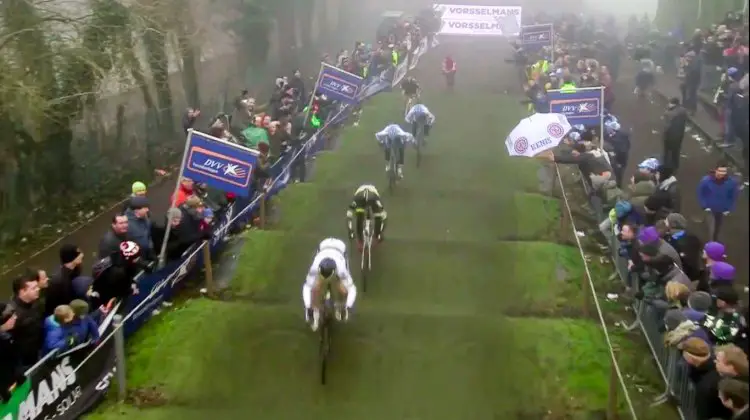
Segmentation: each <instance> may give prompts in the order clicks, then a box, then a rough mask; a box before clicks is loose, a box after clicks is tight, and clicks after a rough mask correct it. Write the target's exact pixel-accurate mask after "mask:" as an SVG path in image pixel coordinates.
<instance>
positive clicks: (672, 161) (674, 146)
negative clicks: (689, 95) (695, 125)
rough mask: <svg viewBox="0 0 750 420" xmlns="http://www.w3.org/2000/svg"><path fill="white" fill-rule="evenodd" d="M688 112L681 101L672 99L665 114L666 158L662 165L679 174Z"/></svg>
mask: <svg viewBox="0 0 750 420" xmlns="http://www.w3.org/2000/svg"><path fill="white" fill-rule="evenodd" d="M687 120H688V116H687V112H686V111H685V108H683V107H682V106H680V100H679V99H677V98H672V99H670V100H669V105H668V106H667V112H666V113H665V114H664V132H663V133H662V141H663V150H664V156H663V159H662V164H664V165H665V166H668V167H670V168H672V169H673V170H674V172H677V168H678V167H679V166H680V150H682V138H683V137H685V127H686V126H687Z"/></svg>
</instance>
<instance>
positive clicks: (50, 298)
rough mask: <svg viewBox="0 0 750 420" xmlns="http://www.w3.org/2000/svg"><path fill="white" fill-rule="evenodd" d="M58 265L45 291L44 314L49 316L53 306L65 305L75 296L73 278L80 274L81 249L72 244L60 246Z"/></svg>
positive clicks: (52, 311) (53, 309)
mask: <svg viewBox="0 0 750 420" xmlns="http://www.w3.org/2000/svg"><path fill="white" fill-rule="evenodd" d="M59 255H60V267H59V268H58V270H57V271H56V272H55V273H54V274H53V275H52V276H51V277H50V279H49V286H48V287H47V290H46V291H45V299H44V316H50V315H52V314H53V313H54V312H55V308H57V307H58V306H60V305H67V304H69V303H70V301H71V300H73V299H75V298H76V294H75V291H74V289H73V279H75V278H76V277H80V276H81V264H82V263H83V251H81V249H80V248H78V247H77V246H76V245H73V244H64V245H62V246H61V247H60V251H59Z"/></svg>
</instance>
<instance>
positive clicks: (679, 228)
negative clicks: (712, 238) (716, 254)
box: [666, 213, 703, 280]
mask: <svg viewBox="0 0 750 420" xmlns="http://www.w3.org/2000/svg"><path fill="white" fill-rule="evenodd" d="M666 224H667V229H668V231H669V232H668V236H667V242H668V243H669V244H670V245H672V247H673V248H674V249H675V251H677V253H678V254H679V255H680V259H681V261H682V270H683V271H684V272H685V274H686V275H687V276H688V278H689V279H690V280H698V279H699V278H700V277H701V252H702V250H703V244H702V243H701V240H700V238H698V236H696V235H695V234H693V233H691V232H690V231H689V230H688V226H687V220H686V219H685V217H684V216H683V215H681V214H679V213H670V214H669V215H667V218H666Z"/></svg>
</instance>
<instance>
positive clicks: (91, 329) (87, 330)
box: [70, 316, 99, 345]
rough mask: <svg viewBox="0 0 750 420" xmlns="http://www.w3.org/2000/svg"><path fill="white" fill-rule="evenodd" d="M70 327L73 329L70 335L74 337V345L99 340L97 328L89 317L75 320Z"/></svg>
mask: <svg viewBox="0 0 750 420" xmlns="http://www.w3.org/2000/svg"><path fill="white" fill-rule="evenodd" d="M70 325H71V326H72V327H73V331H72V334H73V336H74V337H75V344H76V345H78V344H83V343H85V342H87V341H92V342H95V341H98V340H99V326H98V325H96V321H94V318H92V317H91V316H85V317H83V318H76V319H75V320H73V322H71V323H70Z"/></svg>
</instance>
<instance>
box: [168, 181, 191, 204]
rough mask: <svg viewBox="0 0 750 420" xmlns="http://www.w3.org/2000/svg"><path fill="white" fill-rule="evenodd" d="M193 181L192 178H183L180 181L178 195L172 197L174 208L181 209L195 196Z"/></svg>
mask: <svg viewBox="0 0 750 420" xmlns="http://www.w3.org/2000/svg"><path fill="white" fill-rule="evenodd" d="M193 187H194V184H193V180H192V179H190V178H182V180H181V181H180V187H179V189H178V190H177V194H175V195H173V196H172V206H173V207H179V206H181V205H182V203H184V202H185V200H187V199H188V197H190V196H191V195H193Z"/></svg>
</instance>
